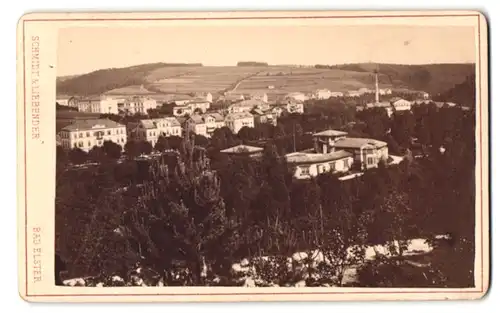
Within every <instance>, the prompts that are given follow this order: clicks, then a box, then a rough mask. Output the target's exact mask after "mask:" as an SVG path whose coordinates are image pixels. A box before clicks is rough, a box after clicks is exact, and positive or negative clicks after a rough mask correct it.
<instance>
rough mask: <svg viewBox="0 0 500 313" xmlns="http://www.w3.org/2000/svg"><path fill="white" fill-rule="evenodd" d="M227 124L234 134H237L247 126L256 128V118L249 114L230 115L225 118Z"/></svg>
mask: <svg viewBox="0 0 500 313" xmlns="http://www.w3.org/2000/svg"><path fill="white" fill-rule="evenodd" d="M225 124H226V126H227V127H228V128H229V129H230V130H231V131H232V132H233V133H234V134H237V133H238V132H239V131H240V129H242V128H243V127H245V126H246V127H250V128H253V127H255V123H254V117H253V115H252V114H250V113H248V112H243V113H229V114H228V115H227V116H226V118H225Z"/></svg>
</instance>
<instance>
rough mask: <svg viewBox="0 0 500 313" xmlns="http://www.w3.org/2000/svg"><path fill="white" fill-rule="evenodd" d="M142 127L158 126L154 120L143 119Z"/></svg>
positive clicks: (151, 127)
mask: <svg viewBox="0 0 500 313" xmlns="http://www.w3.org/2000/svg"><path fill="white" fill-rule="evenodd" d="M141 124H142V127H144V128H145V129H153V128H156V125H155V123H154V121H153V120H141Z"/></svg>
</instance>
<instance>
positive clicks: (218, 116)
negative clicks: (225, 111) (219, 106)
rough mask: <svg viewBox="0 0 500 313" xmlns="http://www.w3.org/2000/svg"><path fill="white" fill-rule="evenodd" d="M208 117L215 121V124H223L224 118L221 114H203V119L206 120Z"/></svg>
mask: <svg viewBox="0 0 500 313" xmlns="http://www.w3.org/2000/svg"><path fill="white" fill-rule="evenodd" d="M208 116H211V117H213V118H214V119H215V121H217V122H224V116H222V114H220V113H217V112H214V113H205V114H203V118H206V117H208Z"/></svg>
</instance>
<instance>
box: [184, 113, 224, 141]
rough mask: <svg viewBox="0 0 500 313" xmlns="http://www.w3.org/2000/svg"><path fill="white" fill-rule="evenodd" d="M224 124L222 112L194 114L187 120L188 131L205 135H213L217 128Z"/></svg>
mask: <svg viewBox="0 0 500 313" xmlns="http://www.w3.org/2000/svg"><path fill="white" fill-rule="evenodd" d="M224 126H226V124H225V122H224V117H223V116H222V115H221V114H220V113H206V114H202V115H199V114H194V115H192V116H191V117H189V119H188V120H187V121H186V127H187V129H188V131H190V132H193V133H195V134H197V135H201V136H205V137H211V136H212V134H213V132H214V131H215V130H216V129H217V128H221V127H224Z"/></svg>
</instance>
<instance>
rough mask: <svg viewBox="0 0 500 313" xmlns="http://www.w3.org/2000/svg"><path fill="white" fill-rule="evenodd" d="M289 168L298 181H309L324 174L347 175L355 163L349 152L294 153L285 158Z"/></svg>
mask: <svg viewBox="0 0 500 313" xmlns="http://www.w3.org/2000/svg"><path fill="white" fill-rule="evenodd" d="M285 158H286V161H287V164H288V167H289V168H290V169H291V170H292V174H293V176H294V177H295V178H297V179H308V178H311V177H316V176H318V175H320V174H323V173H345V172H348V171H349V170H350V169H351V166H352V164H353V162H354V159H353V157H352V154H351V153H349V152H347V151H335V152H329V153H324V154H323V153H307V152H293V153H290V154H287V155H286V156H285Z"/></svg>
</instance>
